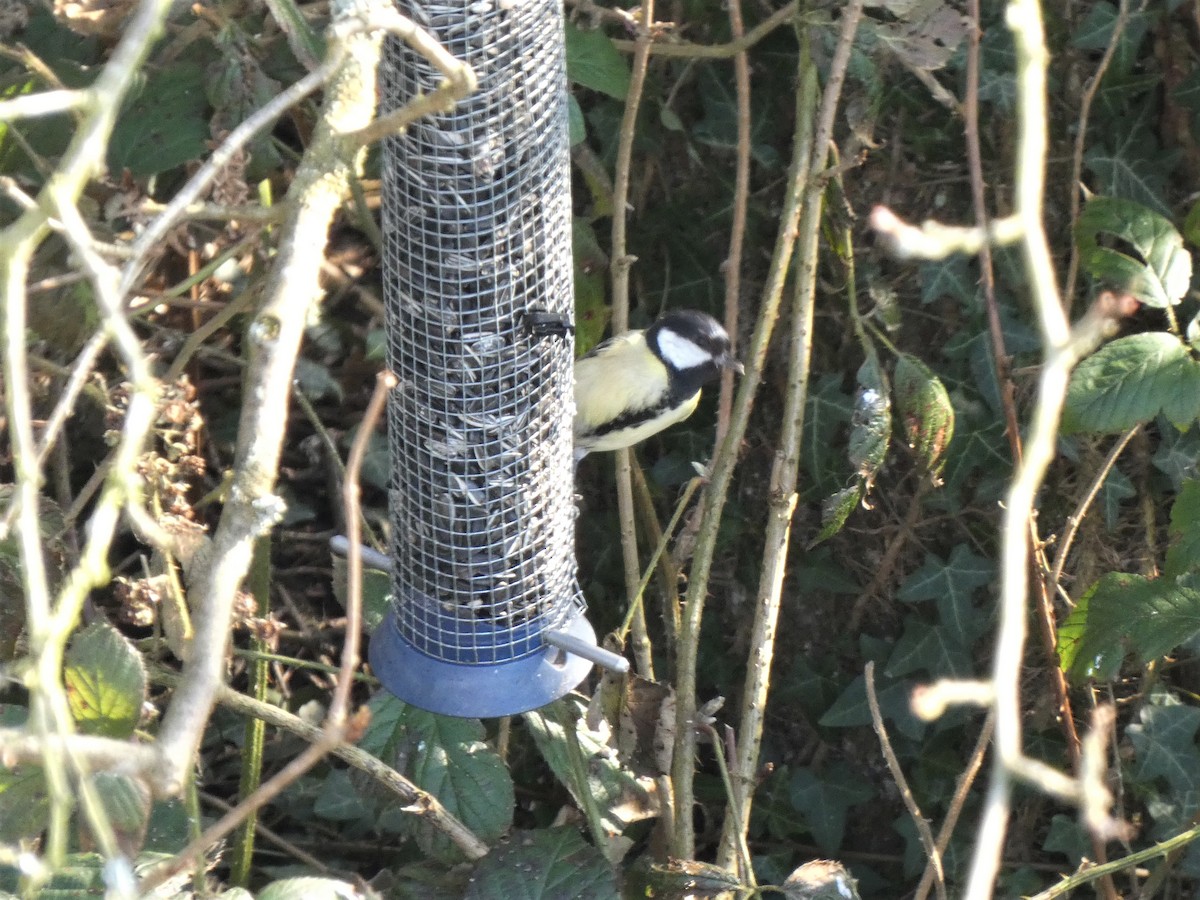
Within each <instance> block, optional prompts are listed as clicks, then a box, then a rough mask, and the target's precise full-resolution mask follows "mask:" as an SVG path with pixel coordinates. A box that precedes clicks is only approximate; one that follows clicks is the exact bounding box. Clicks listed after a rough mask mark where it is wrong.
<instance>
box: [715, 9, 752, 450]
mask: <svg viewBox="0 0 1200 900" xmlns="http://www.w3.org/2000/svg"><path fill="white" fill-rule="evenodd" d="M729 30H730V34H732V35H733V39H734V40H735V41H737V40H740V39H741V38H742V36H743V35H744V33H745V27H744V25H743V23H742V3H741V0H729ZM733 81H734V88H735V90H736V92H737V157H736V161H735V163H734V175H733V219H732V221H731V222H730V225H729V256H727V257H726V258H725V262H724V263H723V264H722V266H721V268H722V271H723V272H724V275H725V331H726V332H727V333H728V335H729V341H730V353H732V354H733V355H734V356H737V340H738V318H739V313H740V311H741V305H742V244H743V242H744V241H745V239H746V209H747V207H748V205H749V199H750V149H751V148H750V60H749V59H748V58H747V57H746V51H744V50H742V51H740V52H738V53H737V54H735V55H734V57H733ZM732 411H733V372H732V371H731V370H730V369H723V370H722V371H721V392H720V394H719V395H718V397H717V433H716V438H715V440H714V441H713V455H714V456H715V455H716V452H717V450H719V449H720V447H721V442H722V441H723V440H725V432H726V431H728V430H729V417H730V415H731V414H732Z"/></svg>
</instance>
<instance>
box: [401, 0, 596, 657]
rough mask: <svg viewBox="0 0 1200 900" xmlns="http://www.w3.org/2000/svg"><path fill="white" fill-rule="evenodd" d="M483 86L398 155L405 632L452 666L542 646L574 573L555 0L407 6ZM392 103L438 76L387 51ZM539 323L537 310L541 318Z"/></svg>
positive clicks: (563, 145)
mask: <svg viewBox="0 0 1200 900" xmlns="http://www.w3.org/2000/svg"><path fill="white" fill-rule="evenodd" d="M400 8H401V11H402V12H404V13H405V14H406V15H408V16H410V17H411V18H413V19H414V20H415V21H417V22H418V23H420V24H422V25H424V26H425V27H427V28H429V29H430V30H431V31H433V32H434V34H435V35H436V36H437V37H438V39H439V40H441V41H442V43H443V44H444V45H445V46H446V48H447V49H448V50H449V51H450V52H451V53H453V54H454V55H455V56H457V57H458V58H460V59H464V60H466V61H467V62H468V63H470V65H471V66H472V67H473V68H474V69H475V72H476V74H477V76H478V79H479V89H478V91H477V92H476V93H474V94H472V95H471V96H470V97H468V98H467V99H466V100H465V101H464V102H462V103H461V104H460V105H459V106H458V107H457V108H455V109H454V110H453V111H452V112H450V113H446V114H443V115H438V116H433V117H430V118H425V119H422V120H421V121H419V122H417V123H415V124H413V125H411V126H410V127H409V128H408V130H407V132H406V133H405V134H403V135H401V136H399V137H397V138H394V139H391V140H389V141H388V142H387V144H386V146H385V152H384V217H383V220H384V239H385V255H384V273H385V289H386V304H387V333H388V364H389V365H390V367H391V368H392V371H394V372H395V373H396V375H397V376H398V377H399V379H400V386H399V387H398V388H397V390H396V391H395V392H394V396H393V400H392V402H391V404H390V406H389V416H388V418H389V429H390V441H391V452H392V477H393V484H392V490H391V495H390V510H391V520H392V524H393V538H392V540H393V548H392V549H393V559H394V561H395V567H394V574H393V587H394V596H395V598H396V599H395V602H396V604H397V608H396V616H395V618H396V622H397V627H398V628H399V630H400V631H401V633H402V634H403V635H404V637H405V638H406V639H407V640H408V641H409V642H410V643H411V644H412V645H413V646H415V647H416V648H417V649H419V650H421V651H422V652H424V653H426V654H428V655H430V656H432V657H435V658H437V659H441V660H448V661H451V662H460V663H477V664H490V663H497V662H503V661H505V660H509V659H515V658H518V657H522V656H525V655H528V654H531V653H534V652H536V651H538V650H540V649H543V645H542V641H541V633H542V631H543V630H546V629H556V628H558V627H559V626H560V625H561V624H562V623H563V622H564V621H565V620H566V619H567V618H568V617H570V616H573V615H575V614H576V613H577V612H578V610H579V608H580V607H581V606H582V601H581V599H580V597H579V592H578V588H577V585H576V581H575V555H574V498H573V477H572V460H571V454H572V429H571V422H572V418H573V415H574V397H573V389H572V366H573V353H572V342H571V340H570V337H569V335H567V334H566V333H565V332H563V331H559V332H558V333H556V334H555V333H551V334H541V335H539V334H538V333H537V329H536V328H535V327H534V324H533V322H534V318H535V317H536V314H537V313H538V312H544V313H549V314H551V315H552V316H554V315H556V316H559V317H561V320H562V321H564V322H570V321H571V320H572V318H573V317H572V312H573V292H572V262H571V244H570V241H571V219H570V216H571V205H570V172H569V163H568V147H567V125H566V115H567V106H566V99H567V95H566V71H565V62H564V55H563V54H564V51H563V35H562V29H563V25H562V10H561V7H560V5H559V0H475V2H470V3H465V2H443V3H438V4H430V3H422V4H421V5H417V4H416V3H414V2H401V3H400ZM385 60H386V61H385V65H384V67H383V77H382V85H383V106H384V108H385V109H394V108H396V107H397V106H400V105H402V104H403V103H404V102H405V101H406V100H408V99H410V98H412V97H413V96H415V95H416V94H418V93H427V92H429V91H431V90H432V89H433V88H435V87H436V86H437V84H438V83H439V81H440V78H441V76H440V75H439V74H438V73H437V72H436V71H435V70H434V69H432V68H431V67H430V66H429V65H428V63H426V62H425V61H424V60H423V59H421V58H420V57H419V56H417V55H416V54H414V53H413V52H412V51H411V50H409V49H408V48H407V47H406V46H405V45H403V44H402V43H400V42H397V41H393V42H391V43H389V46H388V48H387V54H386V57H385ZM531 314H533V316H531Z"/></svg>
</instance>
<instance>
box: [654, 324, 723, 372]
mask: <svg viewBox="0 0 1200 900" xmlns="http://www.w3.org/2000/svg"><path fill="white" fill-rule="evenodd" d="M658 352H659V353H661V354H662V357H663V359H665V360H666V361H667V364H668V365H670V366H673V367H674V368H676V369H691V368H693V367H695V366H702V365H704V364H705V363H710V362H712V359H713V355H712V354H711V353H709V352H708V351H707V350H705V349H704V348H703V347H701V346H700V345H699V344H697V343H695V342H694V341H689V340H688V339H687V338H685V337H681V336H680V335H678V334H676V333H675V332H674V331H672V330H671V329H670V328H664V329H662V330H661V331H659V332H658Z"/></svg>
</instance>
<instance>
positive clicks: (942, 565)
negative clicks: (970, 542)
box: [897, 544, 996, 603]
mask: <svg viewBox="0 0 1200 900" xmlns="http://www.w3.org/2000/svg"><path fill="white" fill-rule="evenodd" d="M995 577H996V567H995V566H994V565H992V563H991V562H990V561H988V560H986V559H984V558H983V557H982V556H977V555H976V554H974V553H972V552H971V548H970V547H968V546H967V545H966V544H958V545H957V546H956V547H955V548H954V549H953V550H952V551H950V561H949V562H942V560H941V558H940V557H939V556H937V555H936V554H934V553H930V554H929V555H928V556H926V557H925V562H924V563H923V564H922V565H921V568H919V569H917V571H915V572H913V573H912V574H911V575H909V576H908V578H906V579H905V580H904V584H902V585H901V586H900V590H899V592H898V593H897V596H898V597H899V598H900V599H901V600H903V601H904V602H905V603H919V602H920V601H922V600H940V599H942V598H943V597H946V596H951V597H955V598H961V599H964V600H968V601H969V600H970V599H971V596H972V594H973V593H974V592H975V590H976V589H977V588H981V587H983V586H984V585H985V584H990V583H991V582H992V580H993V579H994V578H995Z"/></svg>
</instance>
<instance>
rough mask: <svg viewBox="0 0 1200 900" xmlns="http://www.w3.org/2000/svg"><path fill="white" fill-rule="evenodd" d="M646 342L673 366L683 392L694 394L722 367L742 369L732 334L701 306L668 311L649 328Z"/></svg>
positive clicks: (664, 363)
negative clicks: (732, 349) (733, 350)
mask: <svg viewBox="0 0 1200 900" xmlns="http://www.w3.org/2000/svg"><path fill="white" fill-rule="evenodd" d="M646 343H647V345H648V346H649V347H650V350H651V351H652V352H653V353H654V355H655V356H657V357H658V358H659V359H660V360H662V363H663V365H665V366H666V367H667V368H668V369H670V370H671V372H672V374H673V376H674V380H675V381H677V382H678V384H677V388H678V390H679V392H680V393H681V394H682V395H683V396H690V395H691V394H694V393H695V392H696V391H698V390H699V389H700V388H701V387H702V386H703V385H704V384H706V383H707V382H709V381H712V380H713V379H714V378H716V377H717V376H718V375H719V374H720V373H721V370H722V369H733V370H734V371H735V372H741V371H742V364H741V363H739V362H738V361H737V360H736V359H734V358H733V356H732V355H731V354H730V352H729V335H728V334H726V332H725V329H724V328H722V327H721V323H720V322H718V321H717V320H716V319H714V318H713V317H712V316H710V315H709V314H708V313H703V312H700V311H698V310H694V309H677V310H672V311H671V312H668V313H665V314H664V315H663V316H662V317H661V318H660V319H659V320H658V321H657V322H655V323H654V324H653V325H651V326H650V327H649V328H647V329H646Z"/></svg>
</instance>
